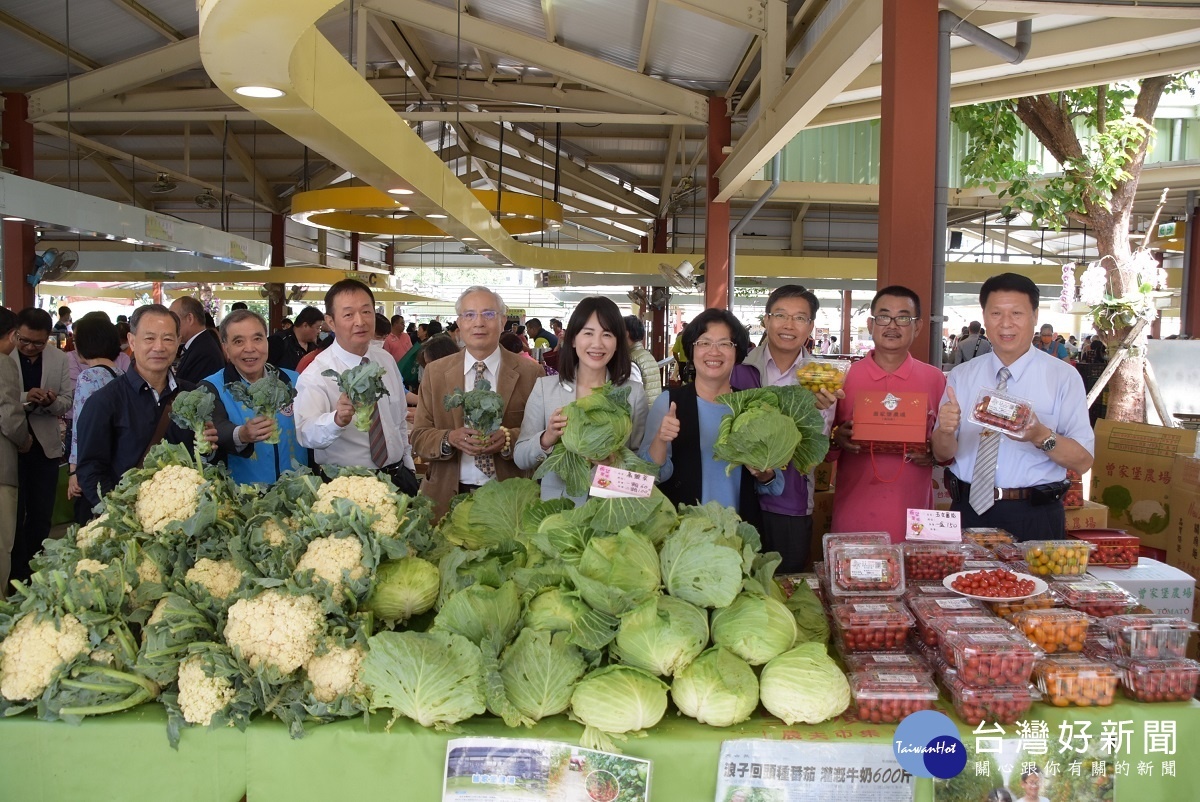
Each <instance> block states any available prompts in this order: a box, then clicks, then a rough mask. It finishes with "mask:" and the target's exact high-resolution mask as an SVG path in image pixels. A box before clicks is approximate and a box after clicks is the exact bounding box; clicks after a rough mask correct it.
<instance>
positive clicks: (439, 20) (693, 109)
mask: <svg viewBox="0 0 1200 802" xmlns="http://www.w3.org/2000/svg"><path fill="white" fill-rule="evenodd" d="M367 6H368V7H370V8H371V9H372V10H373V11H375V13H377V14H380V15H382V16H385V17H390V18H392V19H395V20H398V21H400V22H403V23H405V24H409V25H415V26H417V27H419V28H423V29H425V30H430V31H435V32H437V33H441V34H443V35H445V36H452V37H457V36H459V35H460V34H461V37H462V41H464V42H467V43H469V44H471V45H474V46H478V47H481V48H483V49H485V50H488V51H490V52H492V53H497V54H500V55H504V56H508V57H509V58H513V59H517V60H519V61H522V62H524V63H527V64H537V65H539V66H541V67H544V68H546V69H548V70H550V71H551V72H553V73H555V74H556V75H560V76H562V77H564V78H568V79H570V80H573V81H578V82H580V83H582V84H585V85H589V86H596V87H599V88H601V89H604V90H607V91H608V92H611V93H613V94H615V95H619V96H622V97H627V98H630V99H633V100H637V101H640V102H642V103H649V104H651V105H653V106H655V107H657V108H661V109H664V110H666V111H670V112H673V113H675V114H682V115H684V116H686V117H691V118H692V119H695V120H698V121H707V119H708V100H707V98H705V97H704V96H703V95H701V94H700V93H698V92H693V91H691V90H689V89H684V88H682V87H679V86H675V85H673V84H669V83H667V82H666V81H660V80H658V79H655V78H651V77H649V76H646V75H640V74H639V73H636V72H633V71H632V70H627V69H624V68H622V67H618V66H616V65H614V64H612V63H610V62H608V61H605V60H604V59H601V58H596V57H595V56H587V55H584V54H582V53H579V52H577V51H574V50H571V49H570V48H567V47H563V46H561V45H553V44H547V43H546V42H545V41H543V40H541V39H538V38H536V37H533V36H529V35H528V34H524V33H521V32H519V31H516V30H513V29H512V28H508V27H505V26H503V25H496V24H493V23H490V22H485V21H483V20H479V19H476V18H474V17H471V16H468V15H466V14H457V13H456V12H455V11H454V9H449V8H443V7H442V6H438V5H434V4H433V3H429V2H425V0H369V2H368V3H367Z"/></svg>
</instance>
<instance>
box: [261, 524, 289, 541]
mask: <svg viewBox="0 0 1200 802" xmlns="http://www.w3.org/2000/svg"><path fill="white" fill-rule="evenodd" d="M290 522H291V519H284V524H287V525H290ZM262 534H263V540H265V541H267V544H268V545H270V546H273V547H275V548H279V547H280V546H282V545H283V541H284V540H286V539H287V533H286V532H284V531H283V527H282V526H280V525H279V522H278V521H276V520H275V519H274V518H268V519H267V520H266V521H264V522H263V525H262Z"/></svg>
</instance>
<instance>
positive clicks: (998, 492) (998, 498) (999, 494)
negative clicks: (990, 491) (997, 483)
mask: <svg viewBox="0 0 1200 802" xmlns="http://www.w3.org/2000/svg"><path fill="white" fill-rule="evenodd" d="M995 492H996V496H995V498H994V499H993V500H994V501H1001V500H1002V499H1003V498H1004V490H1003V489H1001V488H999V487H997V488H995Z"/></svg>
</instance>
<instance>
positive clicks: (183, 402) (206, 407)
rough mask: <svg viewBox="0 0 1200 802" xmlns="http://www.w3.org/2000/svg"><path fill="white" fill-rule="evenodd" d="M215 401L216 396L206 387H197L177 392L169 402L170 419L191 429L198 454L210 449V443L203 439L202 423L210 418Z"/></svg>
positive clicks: (180, 425) (184, 427)
mask: <svg viewBox="0 0 1200 802" xmlns="http://www.w3.org/2000/svg"><path fill="white" fill-rule="evenodd" d="M216 402H217V399H216V396H214V395H213V394H212V393H210V392H209V391H208V389H207V388H204V387H197V388H196V389H195V390H185V391H184V392H182V393H179V394H178V395H176V396H175V400H174V401H173V402H172V403H171V421H172V422H173V423H174V424H175V425H176V426H179V427H180V428H183V429H191V430H192V432H193V434H195V436H196V454H197V455H198V456H203V455H205V454H208V453H209V452H211V451H212V443H209V442H208V441H207V440H205V439H204V425H205V424H206V423H208V422H209V421H211V420H212V417H213V408H214V407H215V406H216Z"/></svg>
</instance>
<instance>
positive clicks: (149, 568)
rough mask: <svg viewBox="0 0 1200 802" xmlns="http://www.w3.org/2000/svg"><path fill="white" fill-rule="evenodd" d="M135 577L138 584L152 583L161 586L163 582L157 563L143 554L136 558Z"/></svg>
mask: <svg viewBox="0 0 1200 802" xmlns="http://www.w3.org/2000/svg"><path fill="white" fill-rule="evenodd" d="M137 575H138V581H139V582H152V583H156V584H159V585H161V584H162V581H163V575H162V569H160V568H159V567H158V563H156V562H155V561H154V560H152V559H150V558H149V557H147V556H146V555H145V554H143V555H142V556H141V557H139V558H138V562H137Z"/></svg>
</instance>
